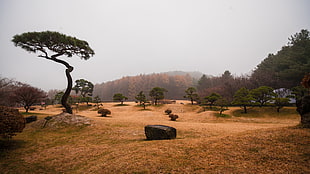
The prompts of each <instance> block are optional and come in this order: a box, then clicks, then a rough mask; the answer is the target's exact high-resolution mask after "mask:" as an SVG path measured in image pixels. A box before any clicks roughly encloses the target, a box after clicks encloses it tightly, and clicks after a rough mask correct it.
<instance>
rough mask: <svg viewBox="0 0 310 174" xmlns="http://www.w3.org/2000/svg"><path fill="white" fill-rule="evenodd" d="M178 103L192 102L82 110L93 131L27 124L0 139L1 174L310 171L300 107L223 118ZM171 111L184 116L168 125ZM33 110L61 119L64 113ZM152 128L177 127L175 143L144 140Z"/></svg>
mask: <svg viewBox="0 0 310 174" xmlns="http://www.w3.org/2000/svg"><path fill="white" fill-rule="evenodd" d="M180 102H182V103H187V102H185V101H177V103H176V104H168V105H163V106H157V107H154V106H148V107H147V110H141V109H143V108H142V107H137V106H136V104H135V103H130V102H127V103H125V104H127V105H126V106H116V103H104V108H107V109H109V110H111V112H112V114H111V115H110V116H109V117H99V114H97V112H96V111H94V108H90V109H85V110H83V111H80V112H78V113H77V114H78V115H83V116H86V117H89V118H91V119H93V120H94V121H93V124H92V125H91V126H83V127H66V128H61V129H59V128H58V129H53V128H44V129H42V128H37V127H34V126H32V125H33V124H34V123H30V124H27V126H26V128H25V129H24V131H23V133H20V134H18V135H17V136H15V137H13V140H11V142H9V143H7V142H4V141H0V143H1V144H0V145H1V148H0V173H132V174H133V173H310V167H309V164H310V130H309V129H300V128H297V127H296V125H298V123H299V121H300V117H299V115H298V114H297V113H296V112H295V108H293V107H292V108H284V109H283V110H281V112H280V113H279V114H278V113H276V110H275V109H274V111H273V110H272V109H265V108H262V109H261V110H260V108H252V109H250V110H249V114H239V112H241V110H239V108H237V107H236V108H234V107H232V108H229V109H230V110H228V111H225V112H224V114H226V116H225V117H218V116H216V115H215V113H217V112H215V111H206V112H199V111H201V108H199V106H191V105H189V104H185V105H183V104H180ZM166 109H171V110H172V113H174V114H177V115H179V119H177V121H170V119H169V117H168V116H167V115H165V114H164V111H165V110H166ZM21 111H22V110H21ZM33 112H35V113H41V114H46V115H56V114H59V113H60V112H61V108H59V107H52V106H48V107H47V109H46V110H35V111H33ZM273 112H274V113H273ZM46 115H41V116H39V118H40V119H43V118H44V117H45V116H46ZM151 124H162V125H168V126H172V127H175V128H176V129H177V138H176V139H173V140H156V141H147V140H145V135H144V126H146V125H151Z"/></svg>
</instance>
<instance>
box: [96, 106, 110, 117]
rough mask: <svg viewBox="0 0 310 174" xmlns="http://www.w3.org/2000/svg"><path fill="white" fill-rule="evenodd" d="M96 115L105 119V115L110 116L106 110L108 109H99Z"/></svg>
mask: <svg viewBox="0 0 310 174" xmlns="http://www.w3.org/2000/svg"><path fill="white" fill-rule="evenodd" d="M98 114H101V116H102V117H106V116H107V115H110V114H111V111H110V110H108V109H103V108H100V109H99V110H98Z"/></svg>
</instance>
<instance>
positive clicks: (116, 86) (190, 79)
mask: <svg viewBox="0 0 310 174" xmlns="http://www.w3.org/2000/svg"><path fill="white" fill-rule="evenodd" d="M201 76H202V73H200V72H183V71H172V72H166V73H154V74H148V75H145V74H142V75H138V76H127V77H123V78H121V79H118V80H114V81H109V82H106V83H102V84H96V85H95V87H94V92H93V96H97V95H98V96H99V97H100V98H101V100H103V101H107V100H112V98H113V95H114V94H116V93H122V94H123V95H124V96H126V97H128V99H129V100H134V99H135V96H136V95H137V94H138V93H139V92H140V91H143V92H144V93H145V95H146V96H148V93H149V91H150V90H151V89H152V88H154V87H161V88H165V89H167V91H168V92H167V93H165V98H169V99H183V96H184V95H185V93H184V91H185V90H186V89H187V88H188V87H191V86H195V85H196V83H197V81H198V79H199V78H200V77H201Z"/></svg>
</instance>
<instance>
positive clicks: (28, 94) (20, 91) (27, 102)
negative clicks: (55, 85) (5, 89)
mask: <svg viewBox="0 0 310 174" xmlns="http://www.w3.org/2000/svg"><path fill="white" fill-rule="evenodd" d="M46 97H47V95H46V93H45V92H44V91H43V90H41V89H38V88H35V87H32V86H29V85H23V86H21V87H19V88H17V89H16V90H15V91H14V94H13V96H12V99H13V100H14V101H15V102H16V103H19V104H21V105H23V107H24V108H25V110H26V112H28V110H29V109H30V107H31V106H32V105H34V104H36V103H39V102H41V101H43V100H44V99H45V98H46Z"/></svg>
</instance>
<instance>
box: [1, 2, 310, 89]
mask: <svg viewBox="0 0 310 174" xmlns="http://www.w3.org/2000/svg"><path fill="white" fill-rule="evenodd" d="M309 17H310V1H309V0H212V1H211V0H87V1H86V0H0V27H1V30H0V75H1V76H2V77H8V78H14V79H15V80H18V81H21V82H25V83H28V84H31V85H33V86H35V87H39V88H41V89H44V90H49V89H64V88H66V78H65V74H64V70H65V67H64V66H62V65H61V64H58V63H55V62H51V61H48V60H45V59H42V58H39V57H37V54H34V53H28V52H26V51H25V50H23V49H21V48H19V47H15V46H14V45H13V43H12V42H11V40H12V37H13V36H14V35H15V34H21V33H24V32H32V31H46V30H50V31H58V32H60V33H63V34H66V35H70V36H74V37H77V38H79V39H82V40H86V41H87V42H88V43H89V44H90V46H91V47H92V48H93V49H94V51H95V53H96V54H95V56H94V57H92V58H91V59H89V60H87V61H85V60H81V59H80V58H78V57H72V58H67V57H62V58H63V59H64V60H68V61H69V62H70V64H71V65H72V66H74V67H75V70H74V71H73V72H72V76H73V80H77V79H80V78H84V79H86V80H89V81H91V82H93V83H94V84H95V83H101V82H106V81H110V80H115V79H118V78H121V77H123V76H133V75H138V74H149V73H154V72H165V71H174V70H182V71H200V72H202V73H205V74H209V75H220V74H222V73H223V72H224V71H225V70H229V71H230V72H231V73H233V74H235V75H240V74H246V73H249V72H251V70H253V69H254V68H255V67H256V65H258V64H259V63H260V62H261V61H262V60H263V59H264V58H266V57H267V55H268V54H269V53H276V52H277V51H279V50H280V49H281V47H282V46H284V45H286V44H287V42H288V37H289V36H291V35H293V34H295V33H297V32H299V31H300V30H301V29H308V30H309V29H310V20H309Z"/></svg>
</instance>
